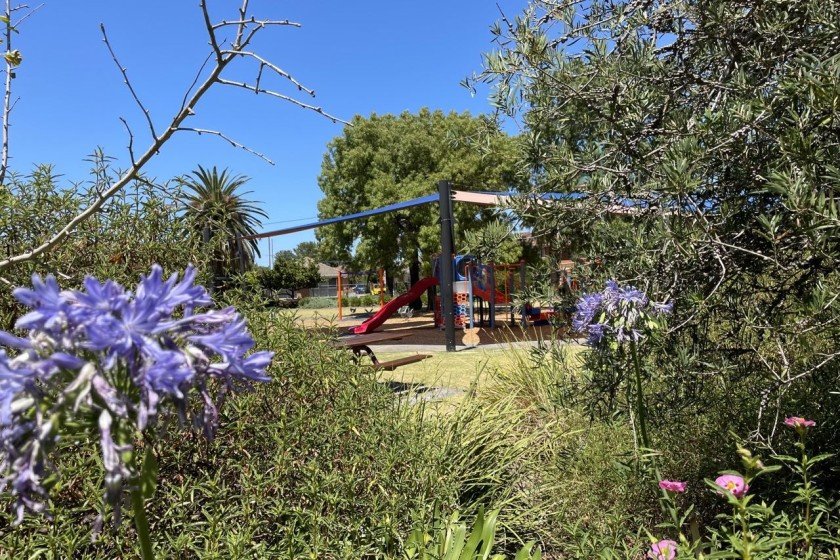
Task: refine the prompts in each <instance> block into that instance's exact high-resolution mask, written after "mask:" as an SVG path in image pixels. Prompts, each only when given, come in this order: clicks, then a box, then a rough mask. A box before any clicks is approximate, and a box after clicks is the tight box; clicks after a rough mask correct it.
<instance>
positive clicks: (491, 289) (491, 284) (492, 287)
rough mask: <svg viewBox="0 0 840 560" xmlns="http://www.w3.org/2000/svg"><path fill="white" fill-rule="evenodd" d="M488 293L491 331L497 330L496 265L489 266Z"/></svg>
mask: <svg viewBox="0 0 840 560" xmlns="http://www.w3.org/2000/svg"><path fill="white" fill-rule="evenodd" d="M488 267H489V268H488V269H487V270H488V274H487V292H488V293H489V294H490V301H489V302H488V305H489V308H488V310H487V314H488V315H489V317H488V323H489V325H490V328H491V329H495V328H496V269H495V268H494V267H495V264H494V263H490V264H489V265H488Z"/></svg>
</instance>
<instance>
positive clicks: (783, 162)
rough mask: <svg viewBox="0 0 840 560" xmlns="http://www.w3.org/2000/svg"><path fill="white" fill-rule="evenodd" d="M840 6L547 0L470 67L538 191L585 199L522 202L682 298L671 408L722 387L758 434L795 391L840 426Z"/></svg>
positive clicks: (671, 369)
mask: <svg viewBox="0 0 840 560" xmlns="http://www.w3.org/2000/svg"><path fill="white" fill-rule="evenodd" d="M838 13H840V2H837V1H836V0H763V1H760V2H756V1H747V0H740V1H739V0H734V1H733V0H702V1H701V0H641V1H640V0H629V1H624V0H588V1H585V2H583V1H580V0H535V1H532V2H531V3H530V5H529V6H528V7H527V8H526V10H525V11H524V13H522V14H520V15H519V16H518V17H516V18H507V17H505V18H503V19H502V20H501V21H500V22H499V24H498V25H497V27H496V28H495V30H494V31H495V34H496V50H494V51H493V52H491V53H489V54H487V55H486V58H485V68H484V71H483V73H482V74H480V75H478V76H476V79H477V80H483V81H487V82H491V83H493V84H494V85H495V89H494V93H493V97H492V100H493V102H494V103H495V104H496V105H497V106H498V107H500V108H502V109H504V110H505V111H507V112H509V113H510V114H516V113H520V114H521V115H522V119H523V121H524V123H525V125H526V129H527V131H526V133H525V135H524V140H525V145H526V146H527V150H528V153H527V158H528V162H529V164H530V165H531V167H532V169H533V171H534V174H535V176H536V177H537V181H536V182H537V184H538V185H539V190H542V191H560V192H575V193H581V194H582V195H584V196H582V197H581V198H574V199H570V200H567V201H566V202H556V203H553V204H545V203H538V204H535V203H534V199H531V200H530V201H524V200H523V201H520V202H519V203H517V206H518V209H519V211H520V212H521V213H522V214H523V216H524V217H525V219H527V220H528V221H529V222H530V223H531V224H532V225H533V226H534V228H535V233H536V234H537V235H541V236H543V237H544V238H546V239H548V240H553V241H554V242H555V243H556V244H557V245H558V246H565V247H566V248H568V247H574V249H575V251H576V253H577V255H578V256H579V257H583V258H584V259H583V260H585V261H586V262H589V263H597V265H593V266H589V267H584V269H583V271H582V272H583V277H584V280H585V281H587V280H588V281H589V283H588V285H589V286H590V289H593V290H594V289H597V288H598V287H599V286H596V285H595V283H594V282H593V281H594V280H598V281H603V280H604V279H605V278H607V277H615V278H618V279H620V280H622V281H631V282H633V283H635V284H637V285H640V286H643V287H644V288H645V289H646V290H647V291H648V293H650V294H651V295H652V296H655V297H670V298H673V299H674V300H675V302H676V309H675V311H676V313H675V316H674V317H673V319H672V321H671V326H670V332H669V334H668V337H667V340H666V342H665V345H666V348H668V349H669V350H668V351H669V352H670V355H668V356H667V357H666V356H665V355H663V356H662V359H661V362H662V363H661V364H660V366H661V368H660V369H659V371H660V372H664V373H662V375H663V376H664V377H663V379H666V380H667V382H668V383H671V384H673V386H674V387H679V389H676V390H674V391H673V392H669V393H668V394H667V395H663V397H662V401H661V403H660V404H661V405H662V406H661V409H660V410H662V411H663V412H664V411H667V412H668V414H677V413H679V411H680V409H681V408H683V407H694V408H690V410H691V411H696V410H698V409H699V407H702V406H703V404H704V401H703V399H709V398H712V397H711V396H710V395H715V397H714V398H718V397H721V396H723V398H727V399H731V401H732V402H731V407H730V410H737V409H738V407H741V409H742V410H743V412H744V414H743V415H742V417H744V418H748V419H749V422H750V423H751V426H750V427H751V430H752V432H753V435H754V436H756V437H763V438H766V439H772V435H773V430H774V428H773V426H776V425H777V422H776V420H777V418H778V415H779V414H781V413H784V412H788V413H790V412H792V410H791V408H792V407H794V406H797V405H799V406H810V407H812V410H810V411H809V414H812V415H813V416H817V417H819V418H821V419H822V420H823V421H824V423H825V425H826V427H825V429H826V433H830V432H832V431H833V432H834V433H838V431H840V426H838V421H840V418H838V417H837V415H836V414H832V413H831V411H830V410H829V409H830V408H831V407H832V406H834V405H833V404H831V403H835V401H836V398H835V397H834V396H833V395H834V394H835V393H836V389H837V387H838V371H840V368H839V367H838V359H840V336H838V335H840V331H838V324H840V278H838V265H840V262H838V260H840V214H839V213H838V194H840V171H838V162H840V19H838V17H837V14H838ZM628 206H629V208H628ZM584 284H585V286H586V285H587V284H586V282H585V283H584ZM654 359H655V358H654ZM712 388H715V391H717V392H714V391H712ZM806 397H807V398H806ZM797 399H802V400H797ZM832 399H835V400H832ZM689 403H690V404H689ZM705 404H708V403H705ZM835 404H836V403H835ZM692 413H693V412H692Z"/></svg>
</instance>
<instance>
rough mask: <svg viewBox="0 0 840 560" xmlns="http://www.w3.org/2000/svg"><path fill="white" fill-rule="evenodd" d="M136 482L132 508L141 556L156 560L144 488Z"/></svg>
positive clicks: (147, 559) (148, 559) (132, 494)
mask: <svg viewBox="0 0 840 560" xmlns="http://www.w3.org/2000/svg"><path fill="white" fill-rule="evenodd" d="M135 482H136V483H135V484H134V487H133V488H132V490H131V506H132V508H133V509H134V527H135V528H136V529H137V541H138V542H139V543H140V556H141V558H143V560H154V558H155V554H154V552H152V538H151V536H150V535H149V520H148V519H146V508H145V504H144V502H143V488H142V486H141V485H140V481H139V480H137V481H135Z"/></svg>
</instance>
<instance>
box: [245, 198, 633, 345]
mask: <svg viewBox="0 0 840 560" xmlns="http://www.w3.org/2000/svg"><path fill="white" fill-rule="evenodd" d="M437 187H438V192H437V193H435V194H430V195H426V196H422V197H419V198H414V199H411V200H404V201H401V202H397V203H394V204H388V205H386V206H381V207H379V208H374V209H371V210H365V211H363V212H356V213H354V214H347V215H344V216H336V217H333V218H326V219H323V220H318V221H317V222H312V223H307V224H302V225H296V226H292V227H287V228H283V229H278V230H274V231H268V232H264V233H259V234H255V235H247V236H237V239H236V246H237V247H240V248H241V247H243V243H242V242H243V241H247V240H252V239H263V238H271V237H275V236H278V235H286V234H289V233H295V232H299V231H305V230H309V229H315V228H320V227H324V226H328V225H331V224H338V223H342V222H348V221H352V220H362V219H367V218H369V217H371V216H376V215H380V214H387V213H389V212H396V211H399V210H407V209H409V208H414V207H417V206H423V205H426V204H434V203H437V204H438V208H439V210H440V247H441V254H443V255H454V254H455V246H454V242H453V222H454V217H453V213H452V203H453V202H454V201H455V202H461V203H468V204H478V205H482V206H500V205H503V204H504V203H505V201H506V200H508V199H509V198H510V197H511V196H513V194H512V193H490V192H467V191H457V190H453V189H452V184H451V183H450V182H449V181H440V182H438V184H437ZM585 196H586V195H585V194H582V193H544V194H541V195H539V196H537V197H534V199H533V203H534V204H551V203H552V202H558V201H569V200H577V199H580V198H584V197H585ZM642 203H644V201H641V203H640V201H638V200H635V201H634V200H633V199H626V200H622V201H621V203H620V204H617V205H612V206H610V207H609V208H608V209H607V211H608V212H615V213H621V214H627V213H631V212H635V211H641V210H643V208H644V204H642ZM239 264H240V268H241V271H244V270H245V267H246V266H247V259H246V256H245V253H244V252H243V251H241V249H240V251H239ZM520 280H521V282H522V283H523V284H524V268H521V269H520ZM454 282H455V279H454V269H453V261H452V259H442V260H441V265H440V277H439V283H440V286H441V290H440V291H441V294H442V297H441V316H442V320H443V324H444V328H445V331H446V350H447V351H449V352H454V351H455V313H454V311H455V302H454V294H455V291H454V286H453V284H454ZM472 284H473V283H472V282H471V281H470V282H468V289H469V290H472V289H473V288H474V286H473V285H472ZM413 291H414V287H412V290H410V291H409V292H413ZM421 293H422V292H421ZM490 293H493V294H494V297H489V296H490ZM490 293H487V294H485V295H487V296H488V298H487V301H488V303H489V304H490V316H491V317H493V318H494V314H495V309H494V308H495V304H496V297H495V293H494V292H490ZM467 294H468V295H467V297H468V299H469V300H470V306H473V305H474V303H472V300H473V299H474V296H475V292H474V291H473V292H472V293H470V292H469V291H468V292H467ZM340 295H341V291H340V290H339V296H340ZM406 295H407V294H406ZM417 297H419V295H418V296H417ZM415 299H416V298H415ZM340 301H341V298H340V297H339V302H340ZM384 307H386V306H383V309H384ZM398 308H399V306H398V307H397V309H398ZM381 311H382V310H380V312H381ZM523 311H524V309H523ZM392 313H393V312H392ZM389 316H390V315H389ZM470 316H471V317H472V315H470ZM340 317H341V316H340V315H339V318H340ZM386 318H387V317H386ZM383 320H384V319H383ZM494 320H495V318H494ZM522 320H523V325H524V324H525V323H526V322H527V316H525V315H523V318H522ZM471 321H472V319H471ZM380 324H381V323H380Z"/></svg>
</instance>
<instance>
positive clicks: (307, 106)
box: [219, 78, 350, 125]
mask: <svg viewBox="0 0 840 560" xmlns="http://www.w3.org/2000/svg"><path fill="white" fill-rule="evenodd" d="M219 83H220V84H224V85H226V86H235V87H240V88H242V89H247V90H248V91H253V92H254V93H257V94H260V93H263V94H265V95H270V96H272V97H276V98H278V99H282V100H283V101H288V102H289V103H291V104H293V105H297V106H298V107H300V108H302V109H308V110H310V111H315V112H316V113H318V114H319V115H324V116H325V117H327V118H328V119H330V120H331V121H332V122H334V123H342V124H347V125H349V124H350V122H349V121H345V120H344V119H341V118H339V117H336V116H335V115H331V114H330V113H327V112H326V111H324V109H323V108H322V107H317V106H315V105H310V104H308V103H304V102H303V101H300V100H298V99H295V98H294V97H289V96H288V95H284V94H282V93H278V92H276V91H272V90H270V89H264V88H258V87H256V86H253V85H251V84H249V83H246V82H236V81H234V80H228V79H225V78H221V79H219Z"/></svg>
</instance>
